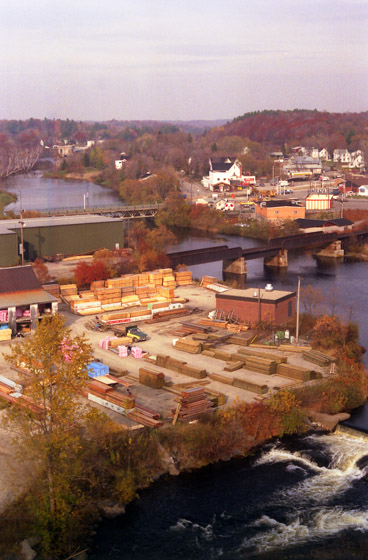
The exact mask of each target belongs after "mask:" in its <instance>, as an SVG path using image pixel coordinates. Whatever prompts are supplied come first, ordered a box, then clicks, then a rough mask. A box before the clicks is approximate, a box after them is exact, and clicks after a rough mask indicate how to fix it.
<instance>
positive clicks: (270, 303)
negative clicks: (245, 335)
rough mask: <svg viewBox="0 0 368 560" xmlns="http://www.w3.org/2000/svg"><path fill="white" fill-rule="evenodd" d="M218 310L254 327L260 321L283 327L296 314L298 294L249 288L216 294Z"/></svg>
mask: <svg viewBox="0 0 368 560" xmlns="http://www.w3.org/2000/svg"><path fill="white" fill-rule="evenodd" d="M216 310H217V311H224V312H225V313H227V314H231V313H232V312H233V314H234V315H236V316H237V317H238V318H239V320H240V321H244V322H245V323H249V324H250V325H253V324H255V323H258V322H259V321H272V322H273V323H274V324H275V325H283V324H285V323H288V322H289V321H291V320H293V319H294V317H295V314H296V292H285V291H281V290H274V289H273V288H272V287H270V288H268V287H267V289H260V290H259V289H258V288H247V289H245V290H236V289H233V290H228V291H227V292H223V293H219V294H216Z"/></svg>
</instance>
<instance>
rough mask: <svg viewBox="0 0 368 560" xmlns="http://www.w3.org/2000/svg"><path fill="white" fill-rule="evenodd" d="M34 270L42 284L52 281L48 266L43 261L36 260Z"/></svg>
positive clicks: (33, 265)
mask: <svg viewBox="0 0 368 560" xmlns="http://www.w3.org/2000/svg"><path fill="white" fill-rule="evenodd" d="M32 268H33V271H34V273H35V275H36V276H37V278H38V279H39V281H40V282H41V284H44V283H45V282H49V281H50V280H51V276H50V274H49V270H48V268H47V264H46V263H45V262H44V261H43V260H42V259H36V260H35V261H34V262H33V263H32Z"/></svg>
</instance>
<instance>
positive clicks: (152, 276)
mask: <svg viewBox="0 0 368 560" xmlns="http://www.w3.org/2000/svg"><path fill="white" fill-rule="evenodd" d="M148 275H149V282H150V284H154V285H155V286H162V279H163V277H164V273H163V272H162V271H161V270H153V271H152V272H149V273H148Z"/></svg>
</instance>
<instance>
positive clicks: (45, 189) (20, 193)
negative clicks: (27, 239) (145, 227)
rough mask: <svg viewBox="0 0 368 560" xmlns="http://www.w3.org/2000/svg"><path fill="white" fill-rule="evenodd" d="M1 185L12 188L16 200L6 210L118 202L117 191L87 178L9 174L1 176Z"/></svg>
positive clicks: (106, 204) (6, 188)
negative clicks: (52, 177) (83, 179)
mask: <svg viewBox="0 0 368 560" xmlns="http://www.w3.org/2000/svg"><path fill="white" fill-rule="evenodd" d="M0 189H2V190H5V191H8V192H12V193H14V194H15V195H16V196H17V197H18V200H17V201H16V202H13V203H11V204H9V205H8V206H6V208H5V210H14V211H15V212H19V208H20V203H22V210H48V211H50V210H55V209H60V208H77V207H79V208H83V207H84V204H85V205H86V206H87V207H88V206H90V207H100V206H114V205H116V204H117V203H119V198H118V195H117V193H116V192H114V191H112V190H111V189H105V188H102V187H100V186H99V185H95V184H93V183H89V182H87V181H64V180H63V179H48V178H43V177H42V175H41V173H40V172H37V171H35V172H32V173H27V174H24V175H12V176H11V177H8V178H7V179H1V180H0Z"/></svg>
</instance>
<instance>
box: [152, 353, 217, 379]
mask: <svg viewBox="0 0 368 560" xmlns="http://www.w3.org/2000/svg"><path fill="white" fill-rule="evenodd" d="M156 365H157V366H159V367H164V368H166V369H170V370H171V371H176V372H177V373H182V374H184V375H188V376H189V377H194V378H196V379H203V378H205V377H206V376H207V372H206V370H205V369H200V368H196V367H193V366H190V365H189V364H187V362H182V361H181V360H176V359H175V358H171V357H170V356H165V355H163V354H157V356H156Z"/></svg>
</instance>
